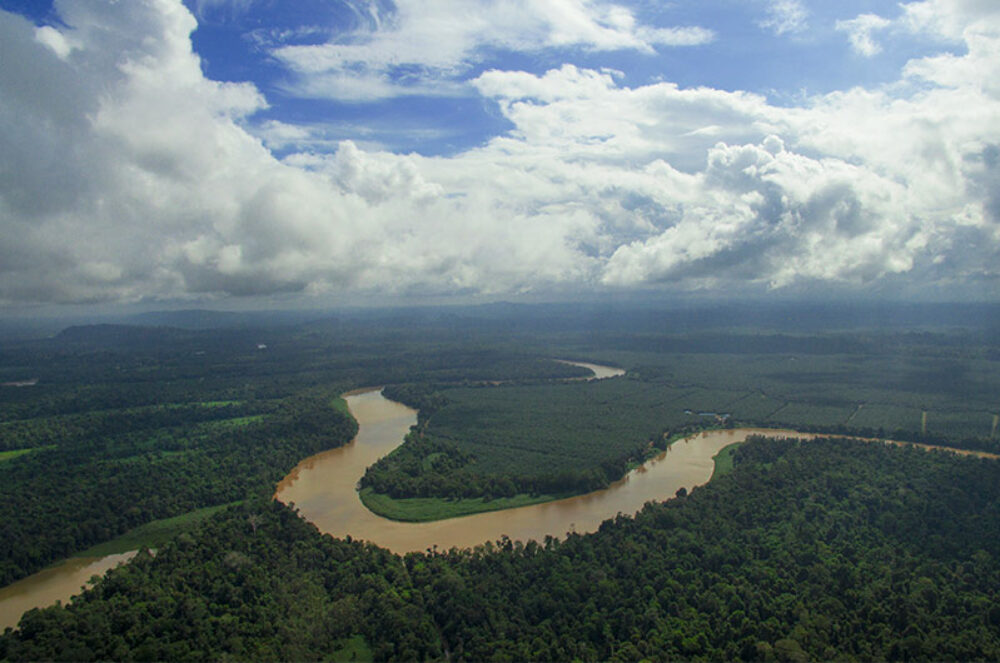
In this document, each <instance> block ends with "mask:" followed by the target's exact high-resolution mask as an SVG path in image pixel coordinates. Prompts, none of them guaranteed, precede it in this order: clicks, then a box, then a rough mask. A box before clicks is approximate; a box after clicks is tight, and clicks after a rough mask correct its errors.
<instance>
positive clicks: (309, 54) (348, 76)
mask: <svg viewBox="0 0 1000 663" xmlns="http://www.w3.org/2000/svg"><path fill="white" fill-rule="evenodd" d="M368 13H369V14H370V15H371V17H372V18H371V20H368V21H365V22H362V23H360V26H359V27H357V29H355V30H353V31H351V32H349V33H348V34H339V35H336V38H335V39H333V40H332V41H329V42H327V43H324V44H320V45H275V46H274V47H273V49H272V54H273V55H274V56H275V57H276V58H278V59H279V60H280V61H281V62H283V63H284V64H285V65H286V66H287V67H288V68H289V69H290V70H292V71H293V72H295V73H296V75H297V77H296V80H295V82H294V83H293V84H291V85H290V86H289V91H290V92H292V93H295V94H299V95H303V96H307V97H329V98H335V99H338V100H341V101H368V100H374V99H384V98H388V97H394V96H406V95H422V96H441V95H446V96H454V95H460V94H464V93H466V92H467V88H466V87H465V86H464V85H462V75H463V74H464V73H465V72H467V71H468V70H469V68H470V67H471V66H472V65H473V64H474V63H476V62H478V61H479V60H480V58H481V57H482V51H483V49H505V50H514V51H521V52H525V51H541V50H544V49H557V48H583V49H587V50H591V51H612V50H634V51H640V52H646V53H652V52H654V50H655V49H656V48H657V47H660V46H669V47H673V46H693V45H698V44H705V43H708V42H710V41H712V40H713V39H714V34H713V33H712V31H710V30H707V29H705V28H702V27H698V26H691V27H666V28H664V27H653V26H649V25H644V24H641V23H640V22H639V21H638V20H637V19H636V17H635V15H634V14H633V13H632V11H631V10H629V9H627V8H625V7H623V6H621V5H617V4H613V3H609V2H604V1H601V0H597V1H589V0H547V1H546V2H531V1H529V0H516V1H513V2H511V1H504V2H499V1H497V0H419V1H418V0H399V1H398V2H397V3H396V6H395V11H394V12H393V13H391V14H389V15H388V16H382V15H381V14H380V13H379V11H378V7H377V5H375V4H374V3H373V4H371V5H370V11H369V12H368Z"/></svg>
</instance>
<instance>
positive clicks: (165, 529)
mask: <svg viewBox="0 0 1000 663" xmlns="http://www.w3.org/2000/svg"><path fill="white" fill-rule="evenodd" d="M240 503H241V502H231V503H229V504H220V505H218V506H210V507H206V508H204V509H196V510H194V511H191V512H188V513H185V514H183V515H180V516H175V517H173V518H163V519H161V520H154V521H153V522H151V523H146V524H145V525H140V526H139V527H136V528H135V529H133V530H130V531H128V532H126V533H125V534H122V535H121V536H119V537H117V538H115V539H112V540H110V541H105V542H104V543H99V544H97V545H96V546H93V547H91V548H87V549H86V550H81V551H80V552H78V553H77V554H75V555H73V556H74V557H104V556H105V555H116V554H119V553H124V552H128V551H130V550H139V549H140V548H154V549H155V548H160V547H162V546H163V545H164V544H165V543H166V542H167V541H169V540H171V539H173V538H174V537H175V536H177V535H178V534H182V533H183V532H190V531H192V530H194V529H196V528H197V527H198V526H199V525H200V524H201V523H202V522H204V521H205V519H206V518H208V517H210V516H211V515H212V514H215V513H218V512H219V511H221V510H222V509H225V508H228V507H230V506H233V505H234V504H240Z"/></svg>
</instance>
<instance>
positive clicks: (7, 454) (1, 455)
mask: <svg viewBox="0 0 1000 663" xmlns="http://www.w3.org/2000/svg"><path fill="white" fill-rule="evenodd" d="M55 447H56V445H54V444H50V445H48V446H44V447H32V448H31V449H12V450H11V451H0V463H2V462H4V461H6V460H13V459H15V458H17V457H18V456H23V455H24V454H30V453H31V452H32V451H42V450H44V449H55Z"/></svg>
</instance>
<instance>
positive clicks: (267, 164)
mask: <svg viewBox="0 0 1000 663" xmlns="http://www.w3.org/2000/svg"><path fill="white" fill-rule="evenodd" d="M914 4H915V3H914ZM919 4H920V5H921V6H922V7H924V10H926V6H927V5H928V3H919ZM943 6H944V5H940V7H943ZM970 6H971V4H970ZM59 7H60V11H61V12H62V18H63V19H64V21H65V23H66V25H68V26H70V27H60V28H58V29H57V28H52V30H54V31H57V32H58V38H57V37H56V35H53V34H47V35H46V36H45V37H42V38H39V37H38V32H37V31H36V29H35V27H34V26H32V25H31V24H30V23H29V22H28V21H25V20H23V19H21V18H19V17H17V16H14V15H12V14H9V13H4V12H0V59H2V61H4V62H18V63H22V65H23V66H18V67H4V68H0V236H2V237H3V241H2V242H0V301H5V302H14V301H89V300H96V299H123V300H128V299H137V298H142V297H178V296H192V295H198V294H202V293H205V294H211V295H226V294H229V295H234V294H235V295H254V294H267V293H279V292H305V293H338V292H355V293H358V292H361V293H405V292H410V291H414V292H421V293H488V294H503V293H516V292H524V291H528V290H531V289H546V288H554V287H563V286H566V287H580V288H600V287H628V286H635V285H648V284H655V283H670V284H672V285H673V287H678V288H705V287H726V288H734V287H735V288H743V287H747V286H751V287H754V286H756V287H761V288H766V287H772V288H793V287H804V284H812V285H816V284H820V285H823V284H847V285H849V286H854V287H868V286H871V285H872V284H878V283H884V282H887V281H890V280H892V279H893V278H894V277H896V276H899V277H902V278H905V279H907V280H909V281H912V282H913V283H915V284H917V286H916V287H920V288H926V287H932V286H935V285H941V284H951V285H955V284H962V283H973V282H974V283H976V284H978V286H977V287H981V288H990V289H992V291H991V292H993V293H994V294H995V293H996V286H997V280H996V279H997V278H998V277H1000V274H998V273H997V268H996V267H995V265H997V264H1000V194H998V193H997V191H998V190H1000V188H998V183H1000V156H998V155H1000V90H998V89H997V85H996V83H995V81H996V80H1000V77H998V76H997V71H996V67H997V62H998V61H1000V58H997V57H996V55H997V44H998V41H1000V36H996V35H994V34H993V33H991V32H990V30H989V28H990V26H991V25H994V23H993V22H992V21H993V19H992V18H991V16H992V15H991V14H990V13H989V12H987V13H986V14H983V15H980V14H973V13H969V14H968V15H967V16H966V15H965V14H963V16H966V18H967V20H968V24H967V27H966V28H965V29H962V30H958V31H957V32H953V31H952V28H947V30H948V31H949V33H950V34H951V33H953V34H959V35H960V36H961V37H960V38H961V39H962V43H963V44H964V45H965V47H966V51H965V52H964V54H945V55H939V56H935V57H930V58H924V59H920V60H914V61H912V62H910V63H909V64H908V65H907V66H906V68H905V70H904V72H903V74H902V75H903V76H904V78H903V79H902V82H901V83H900V84H897V85H893V86H889V87H886V88H884V89H875V90H865V89H854V90H849V91H844V92H838V93H833V94H829V95H823V96H820V97H816V98H813V99H811V100H809V101H808V103H807V104H805V105H803V106H800V107H777V106H773V105H771V104H769V103H768V101H767V100H766V99H765V98H764V97H761V96H759V95H755V94H751V93H746V92H739V91H735V92H733V91H721V90H716V89H711V88H706V87H699V88H681V87H679V86H677V85H675V84H672V83H665V82H664V83H656V84H651V85H643V86H638V87H627V86H625V85H624V83H623V81H622V80H621V79H620V77H617V76H616V75H615V74H614V72H610V71H591V70H586V69H581V68H578V67H574V66H572V65H566V66H562V67H559V68H555V69H553V70H551V71H548V72H547V73H545V74H543V75H534V74H529V73H525V72H515V71H488V72H485V73H483V74H481V75H480V76H478V77H477V78H475V80H473V81H471V82H470V83H469V86H470V90H471V91H472V92H473V93H475V94H479V95H481V96H482V97H484V98H486V99H489V100H492V101H494V102H495V103H496V104H497V107H498V108H499V109H500V112H501V113H503V115H504V116H505V118H506V119H507V120H509V121H510V122H511V123H512V124H513V129H512V130H511V131H509V132H508V133H506V134H504V135H502V136H498V137H496V138H495V139H493V140H491V141H490V142H489V143H488V144H485V145H483V146H481V147H478V148H476V149H472V150H469V151H466V152H463V153H460V154H457V155H454V156H450V157H433V158H432V157H422V156H419V155H398V154H392V153H389V152H383V151H378V150H374V149H365V148H363V147H362V146H360V144H359V143H358V142H354V141H341V142H338V143H337V145H336V149H333V150H332V151H331V152H328V153H312V152H310V151H308V150H309V149H310V148H313V147H316V146H320V145H321V144H322V143H323V141H327V140H329V139H328V138H325V137H324V134H323V133H322V131H320V130H317V129H316V128H314V127H302V126H297V125H291V124H287V123H284V124H283V123H281V122H270V123H267V122H264V123H256V122H255V121H254V119H253V114H254V113H255V112H257V111H258V110H260V109H262V108H264V107H265V106H266V100H265V99H264V98H263V96H262V95H261V93H260V91H259V90H257V89H256V88H254V87H253V86H252V85H248V84H236V85H234V84H222V83H217V82H214V81H211V80H207V79H206V78H205V77H204V75H203V73H202V69H201V67H200V62H199V60H198V58H197V56H196V55H195V54H194V53H192V51H191V42H190V32H191V30H192V29H193V28H194V27H195V22H194V18H193V16H192V15H191V14H190V13H189V12H188V11H187V10H185V9H184V7H183V6H182V5H181V4H180V2H178V1H176V0H143V1H142V2H128V3H114V4H111V3H105V2H101V1H99V0H77V1H74V2H70V1H68V0H67V1H66V2H63V3H61V4H60V5H59ZM587 7H589V8H590V9H593V7H592V6H591V5H587ZM935 7H939V5H935ZM904 9H905V10H906V12H910V11H911V7H910V6H909V5H908V6H906V7H905V8H904ZM922 11H923V10H922ZM970 11H971V10H970ZM904 15H905V16H909V15H911V14H909V13H905V14H904ZM581 16H582V17H583V18H587V17H588V16H591V15H590V14H586V13H584V14H581ZM630 16H631V15H629V14H626V13H619V14H614V13H613V12H612V13H608V12H605V13H604V14H602V15H601V22H598V23H596V25H597V27H598V28H601V29H602V30H608V31H610V34H612V35H614V34H618V35H626V36H628V35H632V36H634V35H635V34H638V28H637V27H636V25H635V22H634V19H632V18H630ZM591 18H592V16H591ZM511 20H514V19H511ZM907 20H910V19H907ZM949 20H951V19H949ZM954 20H958V19H954ZM630 21H631V22H630ZM586 25H587V24H586V23H584V27H580V26H575V27H574V26H573V25H570V26H568V27H564V28H563V29H564V31H565V34H567V35H572V34H580V33H581V31H583V30H584V28H585V27H586ZM973 27H974V28H975V29H973ZM59 38H61V39H62V40H64V41H65V43H67V44H72V48H69V49H64V48H61V47H59V46H58V44H60V43H62V42H60V41H59ZM567 38H569V37H567ZM609 38H610V37H609ZM53 44H57V46H55V47H53ZM460 55H461V54H460ZM351 57H355V56H353V55H352V56H351ZM373 57H375V56H373ZM462 57H464V56H462ZM387 61H388V60H387ZM448 61H449V60H448V58H445V57H443V56H442V58H441V59H440V62H441V63H444V64H442V65H441V66H442V67H446V66H447V62H448ZM376 62H378V60H376ZM324 66H325V65H324ZM320 69H322V67H320ZM249 127H253V128H254V131H256V135H257V136H260V138H258V137H256V136H255V135H254V134H252V133H251V132H250V129H249ZM327 144H329V143H327ZM297 146H306V147H305V149H304V150H303V151H302V152H300V153H294V154H290V155H287V156H285V158H284V159H283V160H278V159H276V158H275V157H274V155H273V154H272V153H271V152H270V150H269V149H268V147H272V148H275V149H283V150H287V149H289V148H296V147H297Z"/></svg>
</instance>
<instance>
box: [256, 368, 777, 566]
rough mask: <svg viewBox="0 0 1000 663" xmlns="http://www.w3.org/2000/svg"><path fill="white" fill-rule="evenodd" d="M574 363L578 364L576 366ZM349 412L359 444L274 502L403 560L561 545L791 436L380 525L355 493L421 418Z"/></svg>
mask: <svg viewBox="0 0 1000 663" xmlns="http://www.w3.org/2000/svg"><path fill="white" fill-rule="evenodd" d="M572 363H577V362H572ZM577 365H583V366H586V367H587V368H590V369H591V370H592V371H594V374H595V378H592V379H597V378H605V377H614V376H617V375H622V374H623V371H621V370H620V369H615V368H609V367H604V366H597V365H593V364H579V363H577ZM346 400H347V405H348V407H349V408H350V410H351V413H352V414H353V415H354V417H355V419H357V420H358V424H359V426H360V428H359V431H358V436H357V438H355V440H354V441H353V442H351V443H350V444H348V445H346V446H343V447H340V448H338V449H333V450H330V451H326V452H323V453H321V454H317V455H315V456H312V457H310V458H308V459H306V460H304V461H303V462H302V463H300V464H299V465H298V466H297V467H296V468H295V469H294V470H293V471H292V472H291V473H290V474H289V475H288V476H287V477H286V478H285V479H284V480H283V481H282V482H281V483H280V484H279V485H278V488H277V491H276V493H275V496H276V497H277V499H279V500H281V501H282V502H284V503H286V504H294V505H295V506H296V507H297V508H298V510H299V512H300V513H301V514H302V515H303V516H304V517H305V518H306V519H308V520H309V521H311V522H312V523H314V524H315V525H316V526H317V527H318V528H319V529H320V530H321V531H323V532H326V533H328V534H332V535H334V536H338V537H343V536H347V535H348V534H349V535H351V536H352V537H353V538H355V539H362V540H366V541H371V542H372V543H375V544H377V545H379V546H383V547H385V548H389V549H390V550H393V551H395V552H398V553H405V552H413V551H423V550H427V549H428V548H432V547H434V546H437V547H438V548H439V549H442V550H447V549H448V548H451V547H453V546H454V547H459V548H466V547H471V546H475V545H478V544H481V543H485V542H486V541H496V540H497V539H499V538H500V537H501V536H502V535H507V536H508V537H510V538H511V539H515V540H517V539H520V540H523V541H527V540H529V539H535V540H537V541H541V540H543V539H544V538H545V536H546V535H552V536H555V537H563V536H565V535H566V533H567V532H569V531H576V532H580V533H583V532H593V531H596V530H597V528H598V526H599V525H600V524H601V522H603V521H604V520H607V519H608V518H613V517H615V516H616V515H617V514H619V513H624V514H630V515H631V514H633V513H635V512H636V511H638V510H639V509H641V508H642V506H643V504H645V503H646V502H648V501H650V500H662V499H666V498H668V497H673V495H674V494H675V493H676V492H677V490H678V489H680V488H681V487H684V488H687V489H689V490H690V489H691V488H693V487H694V486H697V485H700V484H703V483H705V482H706V481H708V480H709V478H711V476H712V470H713V468H714V463H713V461H712V457H713V456H715V455H716V454H717V453H718V452H719V450H720V449H722V448H723V447H724V446H726V445H728V444H732V443H733V442H742V441H743V440H745V439H746V438H747V436H748V435H752V434H754V433H762V432H768V433H770V434H772V435H781V434H787V435H792V434H794V433H793V431H773V430H772V431H763V430H758V429H738V430H722V431H709V432H705V433H700V434H698V435H695V436H692V437H690V438H687V439H684V440H680V441H678V442H675V443H674V444H673V445H671V447H670V448H669V449H668V450H667V451H665V452H664V453H662V454H660V455H659V456H657V457H656V458H654V459H652V460H650V461H648V462H647V463H646V464H644V465H643V466H642V467H640V468H638V469H636V470H633V471H632V472H630V473H629V474H628V475H626V476H625V477H624V478H623V479H622V480H620V481H618V482H615V483H614V484H612V485H611V486H610V487H609V488H607V489H606V490H600V491H597V492H594V493H589V494H587V495H580V496H577V497H571V498H567V499H563V500H558V501H554V502H546V503H544V504H535V505H531V506H525V507H520V508H517V509H506V510H503V511H492V512H488V513H480V514H475V515H470V516H463V517H460V518H452V519H449V520H440V521H436V522H429V523H404V522H397V521H393V520H388V519H386V518H382V517H381V516H378V515H375V514H374V513H372V512H371V511H369V510H368V509H367V507H365V506H364V505H363V504H362V503H361V499H360V498H359V497H358V492H357V490H356V485H357V482H358V480H359V479H360V478H361V476H362V475H363V474H364V472H365V469H366V468H367V467H368V466H369V465H371V464H372V463H374V462H375V461H377V460H378V459H379V458H381V457H382V456H385V455H386V454H388V453H389V452H390V451H392V450H393V449H394V448H396V447H397V446H399V445H400V444H401V443H402V441H403V437H404V436H405V435H406V433H407V432H408V431H409V429H410V426H412V425H414V424H415V423H416V421H417V413H416V410H412V409H410V408H408V407H406V406H405V405H401V404H400V403H396V402H394V401H390V400H388V399H386V398H384V397H383V396H382V394H381V392H380V391H378V390H371V391H367V392H364V393H355V394H349V395H348V396H347V397H346Z"/></svg>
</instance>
